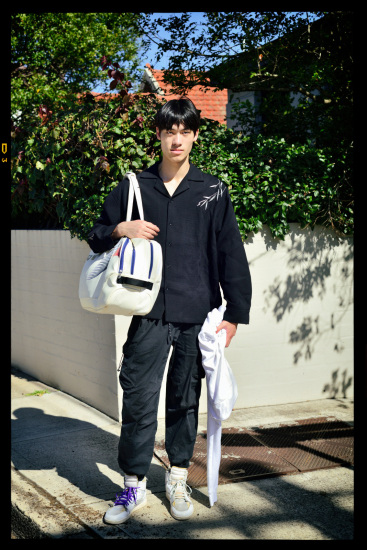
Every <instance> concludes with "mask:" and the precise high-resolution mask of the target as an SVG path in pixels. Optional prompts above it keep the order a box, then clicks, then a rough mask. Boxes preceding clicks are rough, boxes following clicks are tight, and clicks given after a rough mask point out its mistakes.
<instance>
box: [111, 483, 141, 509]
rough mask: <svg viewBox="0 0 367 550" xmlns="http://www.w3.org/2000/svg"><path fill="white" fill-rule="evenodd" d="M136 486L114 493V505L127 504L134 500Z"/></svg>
mask: <svg viewBox="0 0 367 550" xmlns="http://www.w3.org/2000/svg"><path fill="white" fill-rule="evenodd" d="M136 492H137V487H127V488H126V489H124V490H123V491H122V492H120V493H116V500H115V504H114V505H115V506H128V505H129V504H130V503H131V502H133V501H134V502H136V498H137V494H136Z"/></svg>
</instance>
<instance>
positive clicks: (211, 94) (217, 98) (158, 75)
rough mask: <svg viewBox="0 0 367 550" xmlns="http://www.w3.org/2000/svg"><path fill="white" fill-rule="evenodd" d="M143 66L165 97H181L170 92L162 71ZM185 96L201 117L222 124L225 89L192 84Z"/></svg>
mask: <svg viewBox="0 0 367 550" xmlns="http://www.w3.org/2000/svg"><path fill="white" fill-rule="evenodd" d="M145 66H146V67H147V69H149V71H151V73H152V75H153V77H154V78H155V80H156V81H157V83H158V85H159V87H160V88H161V90H162V91H163V93H164V96H165V98H166V99H178V98H180V97H182V96H181V95H178V94H172V93H170V85H169V84H167V83H165V82H164V81H163V75H164V72H163V71H160V70H156V69H153V68H152V67H151V66H150V65H149V63H147V64H146V65H145ZM186 97H188V98H189V99H191V101H192V102H193V103H194V105H195V107H196V108H197V109H198V110H199V111H201V116H202V117H205V118H210V119H212V120H217V121H218V122H220V123H222V124H225V123H226V119H225V117H226V106H227V103H228V90H227V89H224V90H218V91H214V89H213V88H209V87H208V88H206V89H204V88H202V86H194V87H193V88H192V89H191V90H189V91H188V93H187V94H186Z"/></svg>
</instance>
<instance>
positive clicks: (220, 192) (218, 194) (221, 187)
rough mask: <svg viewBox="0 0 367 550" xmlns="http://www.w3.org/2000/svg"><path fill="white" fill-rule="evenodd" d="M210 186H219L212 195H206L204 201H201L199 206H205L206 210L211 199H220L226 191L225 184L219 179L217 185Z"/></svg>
mask: <svg viewBox="0 0 367 550" xmlns="http://www.w3.org/2000/svg"><path fill="white" fill-rule="evenodd" d="M210 187H217V188H218V189H217V191H216V192H215V193H213V194H212V195H210V196H209V197H206V196H204V198H203V200H202V201H199V202H198V204H197V206H205V210H206V209H207V208H208V204H209V203H210V201H213V200H214V199H217V200H218V199H219V198H220V197H221V196H222V195H223V193H224V189H225V187H224V184H223V182H221V181H220V180H218V183H217V184H216V185H211V186H210Z"/></svg>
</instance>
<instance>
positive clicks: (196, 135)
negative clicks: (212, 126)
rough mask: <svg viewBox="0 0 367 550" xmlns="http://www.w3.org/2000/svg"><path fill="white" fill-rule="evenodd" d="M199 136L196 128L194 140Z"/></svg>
mask: <svg viewBox="0 0 367 550" xmlns="http://www.w3.org/2000/svg"><path fill="white" fill-rule="evenodd" d="M198 137H199V130H196V134H195V135H194V141H196V140H197V139H198Z"/></svg>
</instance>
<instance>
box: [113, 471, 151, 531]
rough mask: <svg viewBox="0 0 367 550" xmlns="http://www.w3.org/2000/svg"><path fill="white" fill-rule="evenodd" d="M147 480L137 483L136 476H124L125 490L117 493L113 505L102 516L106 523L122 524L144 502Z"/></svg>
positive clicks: (145, 500)
mask: <svg viewBox="0 0 367 550" xmlns="http://www.w3.org/2000/svg"><path fill="white" fill-rule="evenodd" d="M146 484H147V478H146V477H145V478H144V479H143V480H141V481H138V478H137V476H125V489H124V490H123V491H122V492H121V493H117V495H116V501H115V504H114V505H113V506H112V507H111V508H110V509H109V510H107V512H106V513H105V515H104V521H105V522H106V523H113V524H115V525H116V524H118V523H124V522H125V521H126V520H128V519H129V517H130V516H131V514H132V513H133V512H134V511H135V510H138V509H139V508H142V507H143V506H144V505H145V504H146V502H147V499H146Z"/></svg>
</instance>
